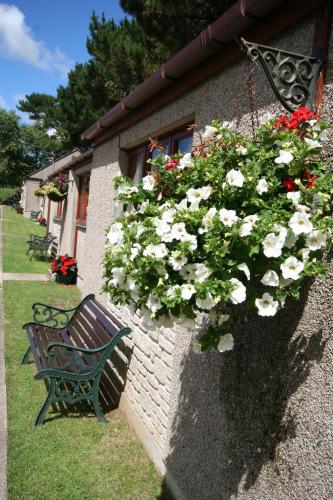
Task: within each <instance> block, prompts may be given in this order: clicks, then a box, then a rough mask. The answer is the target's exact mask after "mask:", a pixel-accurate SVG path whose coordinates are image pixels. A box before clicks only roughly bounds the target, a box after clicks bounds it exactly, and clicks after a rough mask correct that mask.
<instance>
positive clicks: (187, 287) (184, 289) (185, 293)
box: [180, 283, 195, 300]
mask: <svg viewBox="0 0 333 500" xmlns="http://www.w3.org/2000/svg"><path fill="white" fill-rule="evenodd" d="M180 290H181V297H182V299H184V300H190V298H191V297H192V295H193V294H194V293H195V288H194V286H193V285H191V284H190V283H184V284H183V285H182V286H181V287H180Z"/></svg>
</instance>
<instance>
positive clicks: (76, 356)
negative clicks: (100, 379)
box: [48, 346, 97, 373]
mask: <svg viewBox="0 0 333 500" xmlns="http://www.w3.org/2000/svg"><path fill="white" fill-rule="evenodd" d="M48 359H49V365H50V368H53V369H55V370H61V371H68V372H72V373H84V372H86V371H87V366H89V370H93V369H94V368H95V366H96V365H97V357H96V355H95V354H92V353H79V352H78V351H77V350H76V349H71V348H69V347H57V346H54V347H52V348H51V349H50V350H49V351H48ZM88 359H89V361H88V363H86V361H87V360H88Z"/></svg>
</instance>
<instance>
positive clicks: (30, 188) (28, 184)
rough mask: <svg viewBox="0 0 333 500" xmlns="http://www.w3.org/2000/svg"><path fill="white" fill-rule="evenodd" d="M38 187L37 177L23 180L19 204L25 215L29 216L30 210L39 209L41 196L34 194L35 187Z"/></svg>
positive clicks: (36, 210)
mask: <svg viewBox="0 0 333 500" xmlns="http://www.w3.org/2000/svg"><path fill="white" fill-rule="evenodd" d="M38 188H39V179H26V180H25V181H24V185H23V191H22V196H21V204H22V207H23V213H24V215H25V216H26V217H30V213H31V212H38V211H39V210H40V209H41V208H40V207H41V198H40V197H39V196H35V195H34V191H35V189H38Z"/></svg>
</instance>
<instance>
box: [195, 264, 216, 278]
mask: <svg viewBox="0 0 333 500" xmlns="http://www.w3.org/2000/svg"><path fill="white" fill-rule="evenodd" d="M211 274H212V270H211V269H209V268H208V267H207V266H206V265H205V264H202V263H201V264H195V271H194V275H195V278H196V279H197V280H198V281H199V282H200V283H203V282H204V281H205V280H206V279H207V278H209V276H210V275H211Z"/></svg>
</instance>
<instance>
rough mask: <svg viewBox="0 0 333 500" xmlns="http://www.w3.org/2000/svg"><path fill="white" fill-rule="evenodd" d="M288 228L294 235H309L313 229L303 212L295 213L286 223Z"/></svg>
mask: <svg viewBox="0 0 333 500" xmlns="http://www.w3.org/2000/svg"><path fill="white" fill-rule="evenodd" d="M288 226H289V227H290V228H291V229H292V231H293V232H294V233H295V234H296V235H299V234H302V233H304V234H308V233H311V231H312V229H313V226H312V222H311V221H310V216H309V215H308V214H306V213H305V212H295V213H294V214H293V216H292V217H291V219H290V221H289V222H288Z"/></svg>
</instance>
